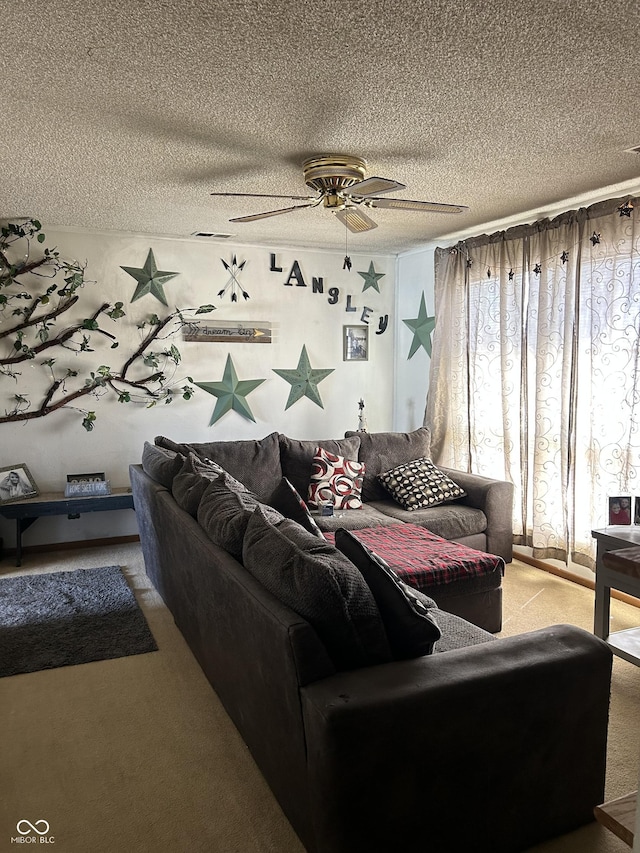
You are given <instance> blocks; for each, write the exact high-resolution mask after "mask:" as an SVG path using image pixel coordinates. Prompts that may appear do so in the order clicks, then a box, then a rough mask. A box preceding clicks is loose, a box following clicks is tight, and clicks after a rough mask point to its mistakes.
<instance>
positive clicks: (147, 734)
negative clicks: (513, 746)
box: [0, 544, 640, 853]
mask: <svg viewBox="0 0 640 853" xmlns="http://www.w3.org/2000/svg"><path fill="white" fill-rule="evenodd" d="M116 563H117V564H119V565H120V566H122V569H123V572H124V574H125V576H126V578H127V580H128V582H129V585H130V586H131V587H132V588H133V589H134V591H135V595H136V598H137V599H138V601H139V602H140V606H141V608H142V610H143V612H144V614H145V616H146V618H147V621H148V623H149V626H150V628H151V630H152V632H153V635H154V637H155V638H156V640H157V643H158V647H159V651H158V652H156V653H154V654H149V655H133V656H130V657H126V658H119V659H115V660H104V661H98V662H96V663H95V664H92V665H90V666H68V667H61V668H58V669H51V670H43V671H40V672H33V673H28V674H25V675H19V676H15V677H11V678H3V679H0V731H1V732H2V740H1V742H0V792H1V796H0V853H5V851H6V853H10V851H12V850H15V849H16V845H15V844H12V843H11V837H15V836H16V834H17V833H16V824H17V822H18V821H20V820H23V819H24V820H29V821H30V822H31V823H32V824H35V822H36V821H39V820H46V821H47V822H48V823H49V824H50V830H49V832H50V835H51V836H53V837H54V838H55V847H54V848H52V849H54V850H58V851H64V853H86V851H89V850H90V851H91V853H120V851H136V853H304V848H303V847H302V845H301V843H300V841H299V839H298V838H297V836H296V835H295V833H294V832H293V830H292V828H291V826H290V824H289V823H288V821H287V820H286V818H285V817H284V815H283V814H282V811H281V809H280V807H279V806H278V803H277V802H276V800H275V798H274V797H273V794H272V793H271V791H270V790H269V788H268V786H267V784H266V782H265V781H264V779H263V777H262V776H261V774H260V772H259V771H258V769H257V767H256V765H255V763H254V762H253V759H252V758H251V755H250V753H249V751H248V750H247V748H246V746H245V744H244V742H243V741H242V739H241V737H240V735H239V734H238V732H237V730H236V728H235V727H234V726H233V724H232V723H231V721H230V720H229V717H228V716H227V715H226V713H225V711H224V709H223V708H222V705H221V703H220V701H219V700H218V697H217V696H216V694H215V692H214V691H213V690H212V689H211V686H210V685H209V683H208V681H207V680H206V678H205V677H204V675H203V674H202V671H201V670H200V668H199V666H198V665H197V663H196V662H195V660H194V658H193V656H192V655H191V652H190V651H189V649H188V647H187V646H186V643H185V642H184V640H183V638H182V635H181V634H180V632H179V631H178V630H177V628H176V626H175V624H174V622H173V619H172V617H171V614H170V613H169V612H168V611H167V609H166V607H165V606H164V604H163V603H162V600H161V599H160V597H159V596H158V594H157V592H156V591H155V590H154V589H153V587H152V585H151V583H150V581H149V579H148V578H147V576H146V574H145V573H144V565H143V561H142V556H141V552H140V548H139V546H138V545H137V544H127V545H118V546H113V547H109V548H94V549H83V550H77V551H76V550H69V551H58V552H50V553H49V554H27V555H26V557H25V560H24V563H23V566H22V567H21V568H20V569H16V568H15V567H14V566H13V565H12V561H11V559H10V558H5V560H4V561H2V562H0V577H9V576H13V575H17V574H30V575H32V576H33V575H34V574H36V573H41V572H52V571H57V570H60V569H63V570H69V571H73V570H76V569H84V568H88V567H92V566H95V567H99V566H105V565H109V564H116ZM611 615H612V629H613V630H620V629H624V628H629V627H632V626H634V625H639V624H640V610H638V609H637V608H635V607H631V606H630V605H627V604H622V603H621V602H616V601H614V602H613V603H612V614H611ZM558 622H570V623H572V624H575V625H579V626H581V627H583V628H585V629H586V630H592V627H593V592H592V591H591V590H589V589H586V588H584V587H580V586H577V585H575V584H572V583H570V582H569V581H565V580H563V579H562V578H558V577H554V576H553V575H550V574H548V573H546V572H543V571H540V570H539V569H535V568H533V567H531V566H527V565H525V564H523V563H519V562H517V561H514V562H513V563H512V564H510V565H509V566H507V572H506V576H505V579H504V629H503V632H502V635H503V636H506V635H509V634H517V633H523V632H524V631H529V630H534V629H536V628H542V627H544V626H546V625H552V624H556V623H558ZM639 711H640V667H636V666H633V665H632V664H630V663H627V662H626V661H624V660H621V659H620V658H616V659H615V660H614V665H613V681H612V694H611V714H610V723H609V746H608V757H607V780H606V797H607V799H610V798H613V797H617V796H620V795H622V794H626V793H627V792H628V791H630V790H634V789H635V788H636V786H637V782H638V771H639V770H640V726H639V725H638V716H639ZM517 773H518V768H517V766H516V765H515V762H514V774H517ZM467 795H469V796H471V795H472V792H471V793H470V792H464V791H463V792H462V794H461V799H460V814H461V819H464V797H465V796H467ZM500 809H501V804H500V803H499V802H497V803H496V810H495V818H496V820H499V819H500ZM452 831H455V828H453V829H452ZM426 849H429V845H428V827H427V830H426V831H425V850H426ZM432 853H440V851H437V850H434V851H432ZM528 853H629V848H628V847H627V846H626V845H625V844H624V843H623V842H622V841H620V839H618V838H616V837H615V836H614V835H613V834H612V833H610V832H609V831H608V830H606V829H605V828H604V827H602V826H600V824H598V823H595V822H594V823H591V824H589V825H587V826H585V827H582V828H581V829H579V830H576V831H575V832H571V833H568V834H566V835H563V836H560V837H558V838H555V839H552V840H550V841H548V842H545V843H544V844H540V845H538V846H537V847H535V848H534V849H533V850H531V851H528Z"/></svg>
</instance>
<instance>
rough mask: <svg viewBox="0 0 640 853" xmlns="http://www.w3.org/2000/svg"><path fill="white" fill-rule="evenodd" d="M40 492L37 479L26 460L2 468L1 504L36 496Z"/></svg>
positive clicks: (0, 477) (0, 475)
mask: <svg viewBox="0 0 640 853" xmlns="http://www.w3.org/2000/svg"><path fill="white" fill-rule="evenodd" d="M38 494H39V490H38V486H37V485H36V481H35V480H34V479H33V477H32V476H31V472H30V471H29V469H28V468H27V466H26V464H25V463H24V462H17V463H16V464H15V465H7V466H4V467H2V468H0V504H7V503H11V502H12V501H20V500H24V498H34V497H35V496H36V495H38Z"/></svg>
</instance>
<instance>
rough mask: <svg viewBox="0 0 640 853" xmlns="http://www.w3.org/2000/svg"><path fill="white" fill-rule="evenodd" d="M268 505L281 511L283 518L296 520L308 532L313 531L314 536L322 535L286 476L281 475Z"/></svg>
mask: <svg viewBox="0 0 640 853" xmlns="http://www.w3.org/2000/svg"><path fill="white" fill-rule="evenodd" d="M269 505H270V506H272V507H274V508H275V509H277V510H278V512H281V513H282V515H283V516H284V517H285V518H291V519H293V520H294V521H297V522H298V524H301V525H302V526H303V527H304V529H305V530H308V531H309V533H313V534H314V535H315V536H322V531H321V530H320V528H319V527H318V525H317V524H316V522H315V520H314V518H313V516H312V515H311V513H310V512H309V509H308V507H307V505H306V503H305V502H304V500H303V499H302V498H301V497H300V495H299V494H298V492H297V490H296V489H294V487H293V486H292V485H291V483H290V482H289V480H287V478H286V477H283V478H282V480H280V482H279V483H278V485H277V486H276V488H275V491H274V492H273V494H272V495H271V497H270V498H269Z"/></svg>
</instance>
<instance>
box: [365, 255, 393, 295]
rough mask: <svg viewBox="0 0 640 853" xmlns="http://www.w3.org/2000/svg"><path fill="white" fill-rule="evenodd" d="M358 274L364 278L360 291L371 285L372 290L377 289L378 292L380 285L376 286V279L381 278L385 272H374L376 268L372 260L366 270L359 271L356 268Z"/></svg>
mask: <svg viewBox="0 0 640 853" xmlns="http://www.w3.org/2000/svg"><path fill="white" fill-rule="evenodd" d="M358 275H361V276H362V278H363V279H364V287H363V288H362V292H363V293H364V292H365V290H367V288H369V287H373V289H374V290H377V291H378V293H380V287H379V286H378V279H380V278H382V277H383V276H384V275H386V273H383V272H376V269H375V267H374V265H373V261H371V263H370V264H369V269H368V270H367V271H366V272H360V270H358Z"/></svg>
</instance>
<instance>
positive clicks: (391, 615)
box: [335, 528, 441, 660]
mask: <svg viewBox="0 0 640 853" xmlns="http://www.w3.org/2000/svg"><path fill="white" fill-rule="evenodd" d="M357 536H358V534H357V532H356V533H351V532H349V531H348V530H345V529H344V528H338V530H336V534H335V541H336V546H337V547H338V548H339V549H340V550H341V551H342V553H343V554H344V555H345V556H347V557H348V558H349V559H350V560H351V562H352V563H353V564H354V565H355V566H357V567H358V569H359V570H360V571H361V572H362V575H363V577H364V579H365V581H366V582H367V584H368V585H369V589H370V590H371V592H372V593H373V597H374V598H375V600H376V604H377V605H378V609H379V610H380V614H381V616H382V621H383V622H384V627H385V630H386V632H387V637H388V638H389V645H390V647H391V652H392V654H393V656H394V658H396V660H402V659H405V658H415V657H421V656H422V655H430V654H431V653H432V652H433V646H434V644H435V642H436V641H437V640H439V639H440V637H441V632H440V628H439V627H438V623H437V621H436V617H435V612H436V611H435V608H436V603H435V601H434V600H433V599H432V598H429V597H428V596H426V595H424V594H423V593H422V592H419V591H418V590H417V589H413V588H412V587H410V586H409V585H408V584H407V583H405V582H404V581H402V580H401V579H400V578H399V577H398V575H397V574H396V573H395V572H394V570H393V569H392V568H391V567H390V566H389V565H388V564H387V563H386V562H385V561H384V560H383V559H382V557H380V556H379V555H378V554H376V553H375V551H372V550H371V549H370V548H367V546H366V545H365V544H364V543H363V542H361V541H360V540H359V539H358V538H357Z"/></svg>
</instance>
